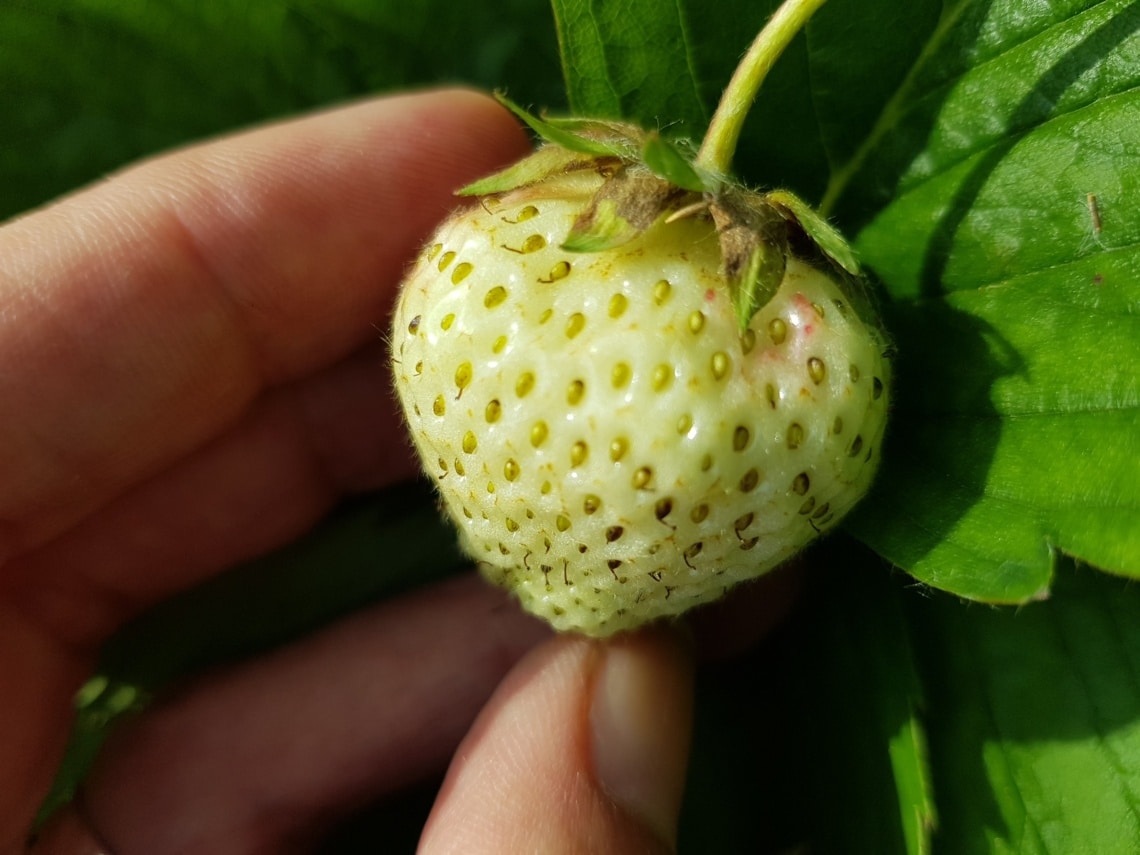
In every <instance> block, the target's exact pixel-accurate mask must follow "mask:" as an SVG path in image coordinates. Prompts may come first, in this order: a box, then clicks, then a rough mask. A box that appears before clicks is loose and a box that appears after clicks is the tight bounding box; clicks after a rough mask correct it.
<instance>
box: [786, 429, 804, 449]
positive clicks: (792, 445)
mask: <svg viewBox="0 0 1140 855" xmlns="http://www.w3.org/2000/svg"><path fill="white" fill-rule="evenodd" d="M784 441H785V442H786V443H787V445H788V449H789V450H791V451H795V450H796V449H797V448H799V447H800V446H801V445H802V444H803V441H804V426H803V425H801V424H800V423H799V422H792V423H791V424H790V425H788V432H787V434H786V435H785V437H784Z"/></svg>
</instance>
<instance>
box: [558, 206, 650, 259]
mask: <svg viewBox="0 0 1140 855" xmlns="http://www.w3.org/2000/svg"><path fill="white" fill-rule="evenodd" d="M587 218H588V219H587ZM580 224H581V225H580ZM639 232H640V230H639V229H637V228H635V227H634V226H633V225H632V224H630V222H629V220H627V219H625V217H623V216H622V215H621V214H619V213H618V206H617V203H616V202H615V201H614V200H613V199H602V200H600V201H599V202H598V203H597V204H596V205H593V206H591V208H590V210H589V211H588V212H587V213H586V214H584V215H583V216H582V217H579V218H578V220H577V221H575V223H574V227H573V228H572V229H571V230H570V234H569V235H567V237H566V240H565V241H563V243H562V249H564V250H566V251H567V252H601V251H602V250H606V249H612V248H613V247H615V246H621V245H622V244H623V243H628V242H629V241H631V240H633V239H634V238H635V237H637V235H638V234H639Z"/></svg>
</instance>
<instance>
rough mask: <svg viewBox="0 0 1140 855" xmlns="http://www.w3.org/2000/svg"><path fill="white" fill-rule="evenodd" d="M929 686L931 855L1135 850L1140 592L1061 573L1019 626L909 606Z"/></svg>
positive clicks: (981, 613) (950, 607) (1091, 576)
mask: <svg viewBox="0 0 1140 855" xmlns="http://www.w3.org/2000/svg"><path fill="white" fill-rule="evenodd" d="M908 611H909V612H910V615H911V626H912V632H913V635H914V637H915V642H914V646H915V649H916V651H917V655H918V658H919V661H920V662H921V667H920V672H921V674H922V676H923V678H924V682H925V684H926V686H927V701H928V704H927V709H928V710H929V713H928V715H927V717H926V721H927V733H928V739H929V744H930V757H931V762H932V768H933V770H934V791H935V793H937V796H938V800H939V814H940V817H939V819H940V821H939V829H938V834H937V835H936V837H935V843H936V846H935V851H936V852H946V853H953V855H984V853H993V852H1019V853H1025V854H1026V855H1036V854H1037V853H1041V855H1045V853H1070V852H1096V853H1105V855H1127V853H1134V852H1136V851H1138V850H1140V683H1138V682H1137V679H1136V676H1137V674H1138V673H1140V658H1138V654H1140V589H1137V588H1135V587H1134V586H1129V585H1127V584H1125V583H1123V582H1121V581H1120V580H1118V579H1113V578H1111V577H1107V576H1103V575H1100V574H1097V573H1094V572H1092V571H1091V570H1089V569H1088V568H1074V567H1073V566H1071V565H1066V566H1065V567H1064V568H1063V569H1062V571H1061V572H1059V574H1058V579H1057V586H1056V592H1055V596H1054V598H1053V599H1052V600H1050V601H1049V602H1048V603H1042V604H1038V605H1035V606H1033V607H1032V608H1028V609H1024V610H1022V611H1020V612H1018V613H1016V614H1014V613H1012V612H1010V611H1008V610H994V609H986V608H979V607H976V606H975V607H963V605H962V604H961V603H959V602H955V601H952V600H950V599H949V598H946V597H935V598H933V599H927V598H918V597H913V598H911V600H910V603H909V609H908Z"/></svg>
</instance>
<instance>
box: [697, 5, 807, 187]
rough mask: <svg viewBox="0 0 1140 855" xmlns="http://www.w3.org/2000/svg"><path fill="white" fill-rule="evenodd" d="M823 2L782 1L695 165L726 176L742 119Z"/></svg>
mask: <svg viewBox="0 0 1140 855" xmlns="http://www.w3.org/2000/svg"><path fill="white" fill-rule="evenodd" d="M825 2H826V0H784V2H783V3H782V4H781V5H780V8H779V9H777V10H776V13H775V14H774V15H772V17H771V19H769V21H768V23H767V24H765V25H764V29H762V30H761V31H760V34H759V35H758V36H756V40H755V41H753V42H752V45H751V47H749V48H748V53H746V54H745V55H744V59H742V60H741V61H740V65H738V66H737V67H736V71H735V72H734V73H733V75H732V79H731V80H730V81H729V82H728V86H727V87H726V88H725V90H724V94H723V95H722V96H721V98H720V103H719V104H718V105H717V108H716V113H714V114H713V117H712V121H711V122H710V123H709V129H708V132H707V133H706V134H705V138H704V141H703V142H702V143H701V150H700V151H699V152H697V159H696V161H695V165H696V166H697V167H698V168H700V169H704V170H706V171H708V172H711V173H713V174H715V175H728V174H729V171H730V170H731V169H732V157H733V155H734V154H736V145H737V143H738V142H740V131H741V129H742V128H743V127H744V120H745V118H747V116H748V111H749V110H750V109H751V108H752V102H753V101H755V100H756V93H757V92H759V91H760V84H761V83H763V82H764V78H765V77H767V76H768V71H769V70H770V69H771V68H772V66H773V65H775V63H776V60H777V59H778V58H779V56H780V54H781V53H783V52H784V48H786V47H787V46H788V43H789V42H791V40H792V38H793V37H794V36H795V35H796V33H798V32H799V31H800V30H802V29H803V27H804V25H805V24H806V23H807V22H808V19H809V18H810V17H811V16H812V15H813V14H814V13H815V11H816V10H817V9H818V8H819V7H820V6H822V5H823V4H824V3H825Z"/></svg>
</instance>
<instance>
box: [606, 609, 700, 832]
mask: <svg viewBox="0 0 1140 855" xmlns="http://www.w3.org/2000/svg"><path fill="white" fill-rule="evenodd" d="M692 716H693V665H692V657H691V655H690V653H689V652H688V650H687V649H686V648H685V646H684V645H683V644H682V643H681V641H680V640H679V639H678V638H677V637H676V636H673V635H670V634H668V633H667V632H665V631H663V630H652V631H649V632H645V633H640V634H638V635H632V636H628V637H625V638H619V639H616V640H614V641H611V642H608V643H607V644H606V645H605V647H604V655H603V657H602V661H601V662H600V664H599V666H598V670H597V672H596V676H595V682H594V691H593V698H592V701H591V706H590V727H591V731H592V737H593V759H594V773H595V775H596V776H597V781H598V784H599V785H600V786H601V788H602V789H603V790H604V791H605V793H606V794H607V795H608V796H609V797H610V798H611V799H612V800H613V801H614V802H615V803H616V804H617V805H618V807H620V808H622V809H624V810H625V811H626V812H627V813H629V814H631V815H632V816H634V817H635V818H636V819H637V820H639V821H640V822H642V823H643V824H645V825H646V826H648V827H649V828H650V829H652V831H653V832H654V833H655V834H656V835H657V836H658V837H659V838H661V840H662V841H664V842H665V843H666V844H668V845H669V846H671V847H673V846H675V845H676V839H677V817H678V814H679V813H680V810H681V799H682V797H683V795H684V790H685V771H686V768H687V766H688V759H689V741H690V736H691V733H690V731H691V728H692Z"/></svg>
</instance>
